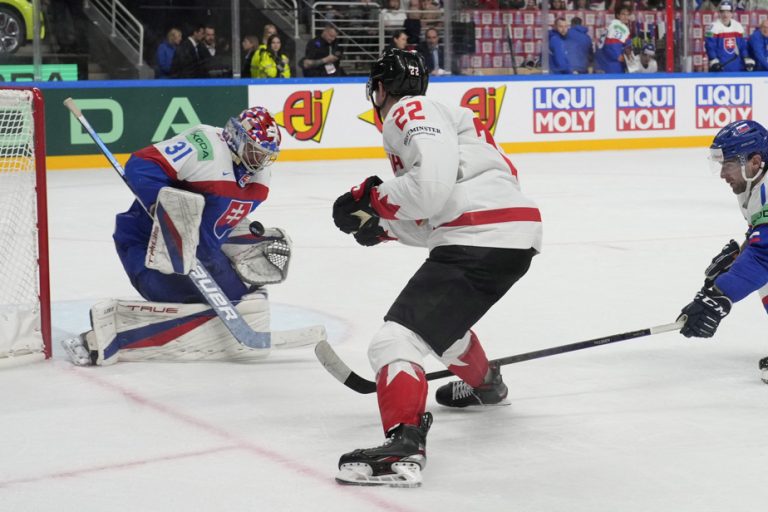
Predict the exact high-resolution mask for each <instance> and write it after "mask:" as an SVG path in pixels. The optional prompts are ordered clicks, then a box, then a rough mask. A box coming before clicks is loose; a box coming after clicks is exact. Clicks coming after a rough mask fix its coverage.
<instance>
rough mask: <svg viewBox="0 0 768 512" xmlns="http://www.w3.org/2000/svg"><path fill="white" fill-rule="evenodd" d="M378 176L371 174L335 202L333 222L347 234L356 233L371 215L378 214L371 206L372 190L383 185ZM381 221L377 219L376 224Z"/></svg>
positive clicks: (375, 215)
mask: <svg viewBox="0 0 768 512" xmlns="http://www.w3.org/2000/svg"><path fill="white" fill-rule="evenodd" d="M381 183H382V181H381V179H380V178H379V177H378V176H370V177H368V178H366V179H365V181H363V182H362V183H361V184H360V185H358V186H356V187H354V188H353V189H352V190H351V191H350V192H347V193H346V194H342V195H340V196H339V197H338V199H336V201H335V202H334V203H333V223H334V224H336V227H337V228H339V229H340V230H341V231H343V232H344V233H347V234H353V233H356V232H357V231H358V230H360V228H362V227H363V225H364V224H365V223H367V222H368V221H369V220H370V219H371V217H377V218H378V215H377V214H376V212H375V211H374V209H373V207H371V190H373V188H374V187H376V186H378V185H381ZM378 224H379V222H378V220H377V221H376V226H378Z"/></svg>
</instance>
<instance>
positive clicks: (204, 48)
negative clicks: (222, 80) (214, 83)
mask: <svg viewBox="0 0 768 512" xmlns="http://www.w3.org/2000/svg"><path fill="white" fill-rule="evenodd" d="M197 52H198V53H199V54H200V67H201V69H202V73H203V76H205V77H211V76H213V75H214V74H215V72H214V69H215V67H216V65H215V60H214V57H215V56H216V29H215V28H213V27H212V26H210V25H206V26H205V31H204V32H203V40H202V41H200V44H199V45H197Z"/></svg>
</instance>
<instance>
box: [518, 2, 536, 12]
mask: <svg viewBox="0 0 768 512" xmlns="http://www.w3.org/2000/svg"><path fill="white" fill-rule="evenodd" d="M538 4H539V3H538V1H537V0H525V6H524V7H523V8H522V9H520V10H521V11H538V10H539V5H538Z"/></svg>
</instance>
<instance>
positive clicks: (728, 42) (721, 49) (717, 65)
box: [704, 0, 755, 71]
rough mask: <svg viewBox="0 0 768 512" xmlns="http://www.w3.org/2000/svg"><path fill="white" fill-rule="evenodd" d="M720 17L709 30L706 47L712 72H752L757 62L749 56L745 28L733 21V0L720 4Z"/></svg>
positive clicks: (705, 40)
mask: <svg viewBox="0 0 768 512" xmlns="http://www.w3.org/2000/svg"><path fill="white" fill-rule="evenodd" d="M718 8H719V17H718V19H716V20H715V21H714V22H713V23H712V25H710V26H709V28H708V29H707V33H706V35H705V36H704V47H705V48H706V50H707V58H708V59H709V70H710V71H745V70H746V71H751V70H752V69H754V67H755V61H754V60H753V59H752V58H751V57H750V55H749V49H748V47H747V40H746V39H744V27H743V26H742V25H741V23H739V22H738V21H736V20H734V19H733V3H732V2H731V0H722V1H721V2H720V6H719V7H718Z"/></svg>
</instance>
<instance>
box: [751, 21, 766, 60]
mask: <svg viewBox="0 0 768 512" xmlns="http://www.w3.org/2000/svg"><path fill="white" fill-rule="evenodd" d="M749 54H750V55H751V56H752V58H753V59H755V70H756V71H768V19H765V20H763V21H761V22H760V26H759V27H757V28H756V29H755V31H754V32H753V33H752V35H751V36H750V38H749Z"/></svg>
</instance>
